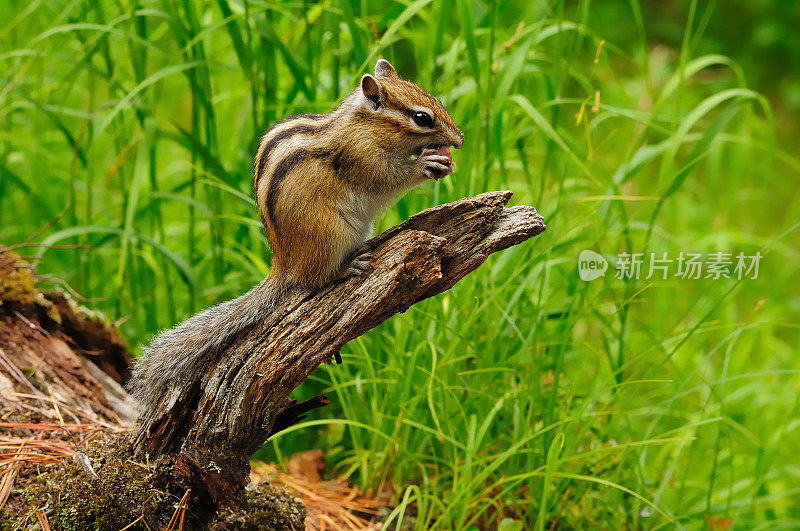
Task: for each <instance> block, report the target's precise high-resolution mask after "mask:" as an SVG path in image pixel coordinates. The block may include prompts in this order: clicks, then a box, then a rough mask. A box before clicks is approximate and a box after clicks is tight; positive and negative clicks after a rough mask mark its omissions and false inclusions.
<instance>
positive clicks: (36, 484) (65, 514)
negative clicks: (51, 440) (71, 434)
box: [17, 439, 183, 531]
mask: <svg viewBox="0 0 800 531" xmlns="http://www.w3.org/2000/svg"><path fill="white" fill-rule="evenodd" d="M86 455H87V456H88V457H89V460H90V461H91V463H92V468H93V469H94V470H95V472H96V474H97V477H96V478H92V477H91V476H90V475H89V473H88V472H87V471H86V470H84V468H83V467H82V466H81V465H80V464H79V462H78V461H77V460H73V461H65V462H64V464H63V466H57V467H53V468H51V469H50V470H48V471H46V472H44V473H43V474H40V475H38V476H35V477H32V478H30V480H29V481H28V482H27V484H26V485H24V486H23V489H22V491H21V494H22V496H23V497H24V498H25V500H26V501H27V503H26V506H27V508H28V512H27V513H23V514H22V515H20V516H18V517H17V518H18V521H21V520H23V519H27V520H28V521H31V520H30V519H31V517H34V513H35V511H36V510H40V511H42V512H44V513H46V514H47V515H48V519H49V521H50V524H51V526H52V528H53V529H62V530H65V531H71V530H84V529H121V528H123V527H125V526H126V525H128V524H130V523H131V522H133V521H134V520H136V519H137V518H139V517H140V516H143V519H145V520H146V521H147V523H148V524H149V525H151V527H152V526H153V525H154V524H155V526H156V527H157V526H158V525H159V524H160V525H165V524H167V523H168V522H169V520H170V518H171V517H172V514H173V513H174V512H175V504H176V502H177V501H178V500H179V499H180V497H181V495H182V494H183V493H180V494H178V493H177V492H171V491H170V486H169V483H170V482H169V477H170V474H171V469H170V467H169V466H168V465H166V464H165V463H164V462H161V461H158V462H156V463H153V464H151V465H147V464H143V463H137V462H136V461H134V460H133V456H132V455H131V453H130V450H129V449H128V448H127V446H126V445H120V444H118V443H117V441H115V440H110V439H104V440H102V441H100V442H97V443H94V444H92V445H91V446H90V447H89V448H88V449H87V450H86ZM32 521H35V517H34V518H33V520H32ZM139 528H140V529H146V527H145V525H141V526H140V527H138V528H137V527H136V526H133V527H132V528H131V529H139Z"/></svg>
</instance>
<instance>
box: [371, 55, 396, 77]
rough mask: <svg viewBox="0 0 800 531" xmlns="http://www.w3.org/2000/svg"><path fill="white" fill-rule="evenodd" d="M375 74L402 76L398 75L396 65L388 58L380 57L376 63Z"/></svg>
mask: <svg viewBox="0 0 800 531" xmlns="http://www.w3.org/2000/svg"><path fill="white" fill-rule="evenodd" d="M375 75H376V76H377V77H385V78H393V77H396V78H399V77H400V76H398V75H397V71H396V70H395V69H394V67H393V66H392V65H391V63H389V61H387V60H386V59H378V62H377V63H375Z"/></svg>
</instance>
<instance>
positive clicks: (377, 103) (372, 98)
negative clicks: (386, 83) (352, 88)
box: [361, 74, 383, 111]
mask: <svg viewBox="0 0 800 531" xmlns="http://www.w3.org/2000/svg"><path fill="white" fill-rule="evenodd" d="M361 93H362V94H363V95H364V98H366V100H367V103H368V104H369V105H370V107H371V108H372V110H374V111H377V110H378V109H380V107H381V105H383V102H382V100H381V85H380V83H378V80H377V79H375V78H374V77H372V76H371V75H369V74H364V77H362V78H361Z"/></svg>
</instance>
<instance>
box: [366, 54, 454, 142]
mask: <svg viewBox="0 0 800 531" xmlns="http://www.w3.org/2000/svg"><path fill="white" fill-rule="evenodd" d="M359 90H360V92H361V95H362V96H363V99H362V106H363V107H364V108H365V109H366V111H367V113H368V116H369V119H370V121H372V122H373V123H374V124H375V125H379V126H382V128H381V130H382V131H385V135H386V137H385V139H382V140H383V141H385V142H386V143H388V144H391V146H392V148H393V149H400V150H401V151H403V152H405V154H407V155H408V156H409V157H414V156H419V155H420V154H421V153H422V151H423V150H424V149H426V148H428V149H431V148H432V149H436V150H438V151H439V152H440V153H442V154H444V153H447V157H449V156H450V150H449V146H453V147H455V148H457V149H458V148H460V147H461V146H463V145H464V133H462V132H461V130H460V129H459V128H458V126H457V125H456V124H455V122H453V119H452V118H451V117H450V115H449V114H448V112H447V110H446V109H445V108H444V106H443V105H442V103H441V102H440V101H439V100H437V99H436V98H435V97H433V96H432V95H431V94H429V93H428V92H426V91H425V90H423V89H422V88H420V87H419V86H417V85H415V84H414V83H412V82H410V81H406V80H404V79H401V78H400V76H399V75H397V72H396V71H395V69H394V67H393V66H392V65H391V64H390V63H389V61H387V60H386V59H379V60H378V62H377V64H376V65H375V75H374V76H373V75H370V74H365V75H364V76H363V77H362V78H361V85H360V88H359Z"/></svg>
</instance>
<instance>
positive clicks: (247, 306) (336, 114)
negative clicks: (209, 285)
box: [128, 59, 464, 409]
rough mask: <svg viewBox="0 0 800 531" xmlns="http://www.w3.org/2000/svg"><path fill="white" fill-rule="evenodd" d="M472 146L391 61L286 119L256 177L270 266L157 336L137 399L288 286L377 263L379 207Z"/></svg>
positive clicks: (437, 175)
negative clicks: (325, 106) (321, 109)
mask: <svg viewBox="0 0 800 531" xmlns="http://www.w3.org/2000/svg"><path fill="white" fill-rule="evenodd" d="M463 144H464V134H463V133H462V132H461V130H460V129H459V128H458V127H457V126H456V124H455V123H454V122H453V119H452V118H450V115H449V114H448V113H447V111H446V110H445V108H444V106H443V105H442V104H441V103H440V102H439V100H437V99H436V98H435V97H433V96H432V95H430V94H429V93H427V92H426V91H425V90H423V89H422V88H420V87H418V86H417V85H415V84H414V83H412V82H410V81H406V80H404V79H401V78H400V76H398V74H397V72H396V71H395V69H394V67H392V65H391V64H390V63H389V62H388V61H386V60H385V59H380V60H378V62H377V64H376V65H375V75H374V76H373V75H370V74H365V75H364V76H363V77H362V78H361V83H360V84H359V86H358V88H356V89H355V90H354V91H353V92H352V93H351V94H350V95H349V96H348V97H347V98H345V99H344V101H342V103H341V105H339V106H338V107H337V108H336V109H334V110H333V111H331V112H330V113H328V114H305V115H299V116H292V117H289V118H286V119H285V120H283V121H281V122H279V123H277V124H275V125H274V126H273V127H272V128H270V129H269V130H268V131H267V132H266V134H264V136H263V137H262V139H261V143H260V145H259V148H258V151H257V153H256V157H255V164H254V179H253V184H254V191H255V197H256V204H257V206H258V211H259V214H260V215H261V219H262V222H263V225H264V231H265V233H266V236H267V241H268V243H269V247H270V249H271V251H272V269H271V271H270V274H269V276H267V278H266V279H264V281H262V282H261V283H260V284H258V285H257V286H255V287H254V288H253V289H251V290H250V291H249V292H247V293H245V294H244V295H242V296H240V297H239V298H237V299H234V300H231V301H228V302H224V303H222V304H220V305H218V306H215V307H213V308H210V309H207V310H205V311H203V312H201V313H199V314H197V315H195V316H194V317H191V318H189V319H188V320H186V321H184V322H183V323H181V324H180V325H178V326H177V327H175V328H173V329H171V330H167V331H164V332H162V333H161V334H160V335H158V336H157V337H156V338H155V339H154V340H153V341H152V342H151V344H150V346H149V347H147V348H146V349H145V357H144V358H142V359H141V360H140V361H139V363H138V364H137V365H136V367H135V369H134V371H133V374H132V377H131V381H130V383H129V385H128V387H129V389H130V390H131V392H132V394H133V395H134V397H135V398H137V399H138V400H139V401H140V402H141V403H142V405H143V406H144V407H145V408H148V409H149V407H151V406H153V405H155V403H156V400H157V399H158V398H159V397H160V396H162V394H163V393H164V392H166V391H167V390H168V388H169V385H170V382H171V381H172V380H173V379H176V378H180V379H183V378H186V377H194V378H197V377H198V376H199V375H202V374H203V367H204V366H203V364H202V361H201V360H202V359H203V358H204V357H211V358H212V359H213V356H208V354H209V353H212V352H220V351H221V349H224V348H226V347H227V346H228V345H229V344H230V343H231V342H232V341H233V340H234V339H235V337H236V335H237V334H239V333H240V332H241V331H242V330H244V329H246V328H249V327H251V326H253V325H254V324H256V323H257V322H259V321H261V320H263V319H264V318H265V317H267V316H268V315H269V313H270V311H271V310H272V308H273V307H274V305H275V303H276V301H277V300H278V299H279V298H280V296H281V294H282V293H283V292H285V290H286V289H287V288H288V287H290V286H295V285H299V286H303V287H307V288H317V287H320V286H322V285H324V284H326V283H328V282H330V281H332V280H334V279H336V278H339V277H344V276H348V275H361V274H364V273H366V272H368V271H369V269H370V267H371V266H370V258H371V256H370V254H369V253H368V252H363V251H361V248H362V246H363V244H364V242H365V241H366V240H367V238H368V237H369V236H370V233H371V231H372V223H373V221H374V219H375V217H376V216H377V215H378V214H379V213H381V212H382V211H383V210H384V209H386V208H387V207H388V206H389V205H390V204H391V203H392V202H393V201H394V200H395V199H396V198H397V197H398V195H400V194H401V193H403V192H405V191H407V190H409V189H411V188H413V187H415V186H417V185H419V184H421V183H423V182H425V181H426V180H428V179H435V180H438V179H441V178H443V177H445V176H447V175H449V174H450V173H452V172H453V169H454V166H455V165H454V163H453V161H452V159H451V155H450V149H449V146H454V147H455V148H460V147H461V146H462V145H463Z"/></svg>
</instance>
